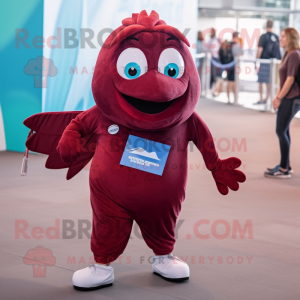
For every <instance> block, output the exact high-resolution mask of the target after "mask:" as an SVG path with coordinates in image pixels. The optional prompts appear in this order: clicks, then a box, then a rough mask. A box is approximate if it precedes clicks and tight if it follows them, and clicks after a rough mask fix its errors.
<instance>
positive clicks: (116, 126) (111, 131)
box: [108, 124, 119, 134]
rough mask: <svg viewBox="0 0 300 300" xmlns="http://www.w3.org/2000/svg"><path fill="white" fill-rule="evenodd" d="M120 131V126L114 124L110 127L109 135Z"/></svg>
mask: <svg viewBox="0 0 300 300" xmlns="http://www.w3.org/2000/svg"><path fill="white" fill-rule="evenodd" d="M118 131H119V126H118V125H116V124H114V125H110V126H109V127H108V133H110V134H116V133H117V132H118Z"/></svg>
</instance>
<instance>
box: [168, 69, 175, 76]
mask: <svg viewBox="0 0 300 300" xmlns="http://www.w3.org/2000/svg"><path fill="white" fill-rule="evenodd" d="M168 74H169V76H171V77H173V76H175V75H176V70H175V69H174V68H170V69H169V70H168Z"/></svg>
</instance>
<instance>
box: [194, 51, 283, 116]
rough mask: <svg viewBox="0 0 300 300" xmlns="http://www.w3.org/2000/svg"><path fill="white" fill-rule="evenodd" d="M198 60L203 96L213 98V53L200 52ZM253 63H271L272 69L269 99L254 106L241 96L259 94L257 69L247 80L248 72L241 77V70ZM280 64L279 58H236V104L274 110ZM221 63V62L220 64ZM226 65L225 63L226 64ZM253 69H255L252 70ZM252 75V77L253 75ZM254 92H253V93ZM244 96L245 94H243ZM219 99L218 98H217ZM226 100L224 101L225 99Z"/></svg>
mask: <svg viewBox="0 0 300 300" xmlns="http://www.w3.org/2000/svg"><path fill="white" fill-rule="evenodd" d="M194 58H195V60H196V66H197V68H198V72H199V75H200V78H201V85H202V90H201V96H202V97H206V98H212V95H211V94H210V76H211V62H212V59H211V54H210V53H209V52H203V53H200V54H196V55H195V56H194ZM249 63H250V64H252V63H253V65H254V66H256V64H258V63H259V64H269V65H270V71H269V87H270V92H269V97H268V99H267V102H266V103H265V104H261V105H257V106H254V105H253V103H252V104H251V103H250V102H251V101H248V103H247V102H245V101H243V100H244V99H243V97H241V94H243V93H244V94H245V93H248V94H249V95H248V96H249V98H251V97H252V96H253V95H255V96H257V95H259V88H258V87H259V85H258V81H257V78H256V77H257V74H256V75H254V74H255V72H256V71H257V69H255V68H254V72H252V73H253V74H252V75H250V74H249V76H248V79H250V80H247V76H246V75H247V74H243V76H242V77H243V78H241V74H242V72H241V70H242V68H246V70H247V68H249V66H247V64H249ZM279 64H280V60H277V59H254V58H247V57H236V58H235V68H234V71H235V101H234V104H238V105H243V106H245V107H248V108H252V109H257V110H260V111H273V109H272V100H273V99H274V98H275V95H276V92H277V88H278V82H277V78H278V70H277V69H278V68H277V66H278V65H279ZM218 65H219V64H218ZM224 67H225V65H224ZM252 71H253V70H252ZM251 76H252V77H251ZM251 93H252V94H251ZM242 96H243V95H242ZM216 100H218V99H216ZM253 101H254V100H253ZM223 102H224V101H223Z"/></svg>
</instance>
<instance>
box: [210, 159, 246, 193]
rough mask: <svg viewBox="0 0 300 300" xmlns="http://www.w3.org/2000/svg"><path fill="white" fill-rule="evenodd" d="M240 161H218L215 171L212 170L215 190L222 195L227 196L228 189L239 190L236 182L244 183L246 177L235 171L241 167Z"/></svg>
mask: <svg viewBox="0 0 300 300" xmlns="http://www.w3.org/2000/svg"><path fill="white" fill-rule="evenodd" d="M241 163H242V162H241V161H240V160H239V159H238V158H236V157H230V158H227V159H224V160H222V159H220V160H219V162H218V164H217V166H216V167H215V169H213V170H212V175H213V177H214V179H215V182H216V185H217V188H218V190H219V192H220V193H221V194H222V195H227V194H228V188H230V189H231V190H233V191H237V190H238V189H239V184H238V182H244V181H245V180H246V176H245V174H244V173H243V172H241V171H239V170H235V169H236V168H238V167H239V166H240V165H241Z"/></svg>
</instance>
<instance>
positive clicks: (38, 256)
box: [23, 246, 56, 277]
mask: <svg viewBox="0 0 300 300" xmlns="http://www.w3.org/2000/svg"><path fill="white" fill-rule="evenodd" d="M23 261H24V263H25V264H26V265H32V268H33V277H46V269H47V266H54V265H55V263H56V259H55V257H54V256H53V254H52V251H51V250H50V249H45V248H44V247H41V246H38V247H36V248H35V249H30V250H28V251H27V253H26V255H25V256H24V258H23Z"/></svg>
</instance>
